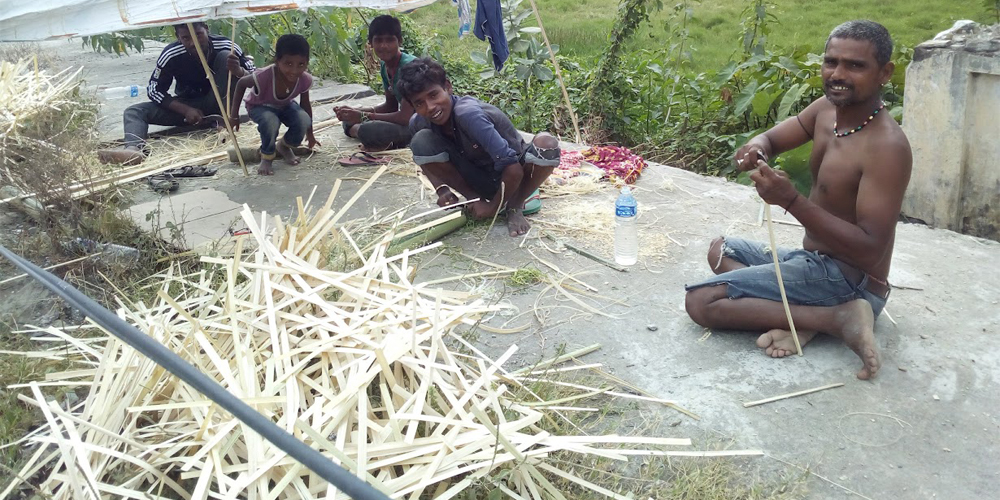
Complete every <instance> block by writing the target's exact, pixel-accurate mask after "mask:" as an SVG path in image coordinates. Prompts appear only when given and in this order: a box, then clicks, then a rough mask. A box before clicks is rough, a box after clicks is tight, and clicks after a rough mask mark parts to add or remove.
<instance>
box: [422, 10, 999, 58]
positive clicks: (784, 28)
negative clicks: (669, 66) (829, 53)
mask: <svg viewBox="0 0 1000 500" xmlns="http://www.w3.org/2000/svg"><path fill="white" fill-rule="evenodd" d="M676 1H677V0H675V1H668V2H664V4H665V6H666V7H668V8H669V7H671V6H672V5H673V4H675V3H676ZM773 3H774V4H775V5H776V8H775V9H774V10H773V12H774V14H775V15H776V16H777V17H778V24H777V25H775V26H774V27H773V30H772V33H771V36H770V39H769V40H768V46H769V47H770V48H771V49H776V50H780V51H791V50H794V49H806V50H809V51H812V52H816V53H819V52H821V51H822V50H823V44H824V42H825V41H826V37H827V35H829V33H830V30H832V29H833V28H834V27H835V26H836V25H838V24H840V23H842V22H844V21H847V20H850V19H859V18H864V19H871V20H874V21H877V22H880V23H882V24H884V25H885V26H886V28H888V29H889V32H890V33H891V34H892V36H893V39H894V40H895V41H896V43H897V44H898V45H904V46H908V47H912V46H914V45H917V44H919V43H920V42H923V41H925V40H928V39H930V38H933V37H934V35H935V34H937V33H938V32H939V31H942V30H944V29H947V28H949V27H951V25H952V24H953V23H954V22H955V21H956V20H959V19H973V20H976V21H980V22H989V20H990V19H989V16H988V15H987V13H986V9H985V7H983V6H982V2H980V1H978V0H976V1H973V0H967V1H963V2H954V1H952V2H941V1H937V0H881V1H877V2H875V1H871V0H837V1H833V0H821V1H818V2H817V1H815V0H774V2H773ZM473 4H474V2H473ZM537 4H538V9H539V11H540V13H541V16H542V23H543V24H544V25H545V30H546V32H547V34H548V36H549V39H550V40H551V42H552V43H554V44H558V45H559V46H560V52H561V53H562V54H564V55H571V56H578V57H581V58H583V60H584V61H587V60H593V59H591V58H596V57H597V56H599V55H600V54H601V52H602V51H603V50H604V48H605V46H606V45H607V42H608V40H607V36H608V33H609V32H610V31H611V26H612V24H613V22H614V18H615V14H616V11H617V2H615V1H614V0H538V1H537ZM522 5H525V6H527V2H525V3H524V4H522ZM745 5H747V2H746V0H704V1H702V2H700V3H694V7H693V20H692V24H691V25H690V27H689V28H690V30H691V38H690V40H691V43H692V44H693V46H694V48H695V53H694V65H695V68H696V69H697V70H699V71H711V70H713V69H716V68H719V67H721V66H723V65H725V63H726V62H727V61H728V60H729V58H730V57H731V56H732V55H733V53H734V52H735V51H736V50H737V49H738V47H739V44H740V21H741V12H742V11H743V8H744V6H745ZM410 15H411V16H412V18H413V20H414V21H416V23H417V25H418V26H420V27H421V28H423V29H424V30H425V32H427V33H435V32H436V33H438V34H439V35H440V36H441V38H442V40H443V42H444V47H443V50H442V52H443V54H445V55H446V56H452V57H462V58H466V59H467V58H468V53H469V51H471V50H483V48H484V43H485V42H480V41H479V40H478V39H477V38H475V37H474V36H472V35H471V34H470V35H469V36H467V37H466V38H465V39H463V40H458V38H457V36H456V32H457V27H458V18H457V15H456V13H455V10H454V8H453V7H452V6H451V4H450V3H449V2H437V3H435V4H433V5H430V6H428V7H424V8H421V9H418V10H416V11H414V12H413V13H412V14H410ZM532 19H533V18H530V17H529V20H530V21H526V22H525V24H526V25H529V24H534V21H533V20H532ZM665 19H667V13H666V12H659V13H655V14H654V16H653V20H652V22H651V23H650V25H648V26H646V27H644V28H643V29H642V30H641V31H640V33H638V35H637V36H636V37H635V39H634V40H633V41H632V47H633V48H634V49H640V48H642V49H658V48H665V47H667V46H668V44H669V40H666V39H665V37H664V36H663V34H664V30H663V21H664V20H665Z"/></svg>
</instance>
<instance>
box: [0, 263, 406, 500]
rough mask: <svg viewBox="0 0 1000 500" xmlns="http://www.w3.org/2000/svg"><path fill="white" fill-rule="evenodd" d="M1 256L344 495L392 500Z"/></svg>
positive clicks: (35, 271)
mask: <svg viewBox="0 0 1000 500" xmlns="http://www.w3.org/2000/svg"><path fill="white" fill-rule="evenodd" d="M0 254H2V255H3V256H4V257H6V258H7V260H10V261H11V262H13V263H14V265H16V266H17V267H19V268H21V269H22V270H23V271H24V272H25V273H27V274H28V275H29V276H31V277H32V278H34V279H36V280H38V281H39V282H40V283H41V284H42V285H43V286H45V288H48V289H49V290H51V291H52V292H54V293H55V294H56V295H58V296H60V297H62V298H63V299H64V300H65V301H66V302H68V303H69V304H70V305H71V306H73V307H75V308H76V309H78V310H80V312H82V313H84V314H86V315H87V317H89V318H90V319H91V320H93V321H94V322H95V323H97V324H98V325H100V326H101V327H103V328H104V329H105V330H107V331H108V332H110V333H112V334H113V335H114V336H115V337H118V338H119V339H121V340H122V341H123V342H125V343H126V344H128V345H130V346H132V347H133V348H135V350H137V351H139V352H141V353H142V354H144V355H145V356H147V357H148V358H150V359H152V360H153V361H154V362H155V363H156V364H158V365H160V366H161V367H163V368H165V369H166V370H167V371H169V372H170V373H172V374H174V375H175V376H176V377H177V378H179V379H181V380H183V381H185V382H187V383H188V384H190V385H191V387H194V388H195V389H197V390H198V391H199V392H201V393H202V394H204V395H205V396H208V398H209V399H211V400H212V401H214V402H215V403H216V404H218V405H219V406H221V407H222V408H224V409H226V411H228V412H229V413H232V414H233V416H234V417H236V418H238V419H240V421H242V422H243V423H245V424H247V425H248V426H249V427H250V428H251V429H253V430H255V431H257V433H258V434H260V435H261V436H262V437H263V438H264V439H267V440H268V441H270V442H271V443H272V444H274V445H275V446H277V447H278V448H279V449H281V450H282V451H284V452H285V453H288V455H289V456H291V457H292V458H294V459H296V460H298V461H299V462H300V463H301V464H302V465H305V466H306V467H308V468H309V470H311V471H313V472H315V473H316V474H317V475H319V476H320V477H322V478H323V479H325V480H327V481H328V482H329V483H330V484H332V485H334V486H336V487H337V488H338V489H340V491H342V492H344V493H346V494H348V495H349V496H350V497H351V498H354V499H357V500H389V497H388V496H386V495H385V494H384V493H382V492H380V491H378V490H376V489H375V488H373V487H372V486H371V485H369V484H367V483H365V482H364V481H362V480H361V479H359V478H358V477H357V476H355V475H354V474H352V473H351V472H349V471H347V470H346V469H344V468H342V467H340V466H338V465H337V464H335V463H333V462H332V461H330V459H328V458H326V457H324V456H323V455H322V454H321V453H320V452H318V451H316V450H314V449H312V448H310V447H309V446H307V445H306V444H305V443H303V442H302V441H299V440H298V439H296V438H295V436H293V435H291V434H289V433H287V432H285V431H284V430H283V429H281V428H280V427H278V426H277V425H275V424H274V422H272V421H271V420H269V419H268V418H266V417H264V416H263V415H261V414H260V413H258V412H257V411H256V410H254V409H253V408H251V407H250V406H248V405H247V404H246V403H244V402H243V401H241V400H240V399H239V398H237V397H236V396H233V395H232V394H230V393H229V392H228V391H226V389H225V388H223V387H222V386H221V385H219V384H218V382H216V381H214V380H212V379H211V378H209V377H208V376H207V375H205V374H204V373H202V372H200V371H198V370H197V369H196V368H195V367H194V366H192V365H190V364H188V363H187V362H185V361H184V360H183V359H181V357H180V356H178V355H177V354H175V353H174V352H173V351H171V350H169V349H167V348H166V347H164V346H163V345H162V344H160V343H159V342H157V341H156V340H153V338H152V337H150V336H148V335H146V334H144V333H142V332H140V331H139V330H138V329H136V328H135V327H134V326H132V325H130V324H128V323H126V322H125V321H124V320H122V319H121V318H119V317H118V316H116V315H115V314H114V313H112V312H111V311H109V310H107V309H106V308H104V306H102V305H100V304H98V303H97V302H95V301H94V300H93V299H91V298H90V297H87V296H86V295H84V294H83V293H81V292H80V291H79V290H77V289H76V288H74V287H73V286H72V285H70V284H69V283H66V282H65V281H63V280H61V279H59V278H57V277H56V276H55V275H53V274H51V273H49V272H48V271H45V270H44V269H42V268H40V267H38V266H36V265H34V264H32V263H31V262H28V261H27V260H25V259H24V258H22V257H21V256H19V255H17V254H15V253H14V252H11V251H10V250H8V249H7V247H5V246H3V245H0Z"/></svg>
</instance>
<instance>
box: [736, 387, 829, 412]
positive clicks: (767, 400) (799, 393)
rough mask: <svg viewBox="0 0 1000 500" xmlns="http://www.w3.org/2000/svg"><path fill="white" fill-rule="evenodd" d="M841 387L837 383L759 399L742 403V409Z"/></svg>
mask: <svg viewBox="0 0 1000 500" xmlns="http://www.w3.org/2000/svg"><path fill="white" fill-rule="evenodd" d="M843 385H844V383H843V382H837V383H836V384H829V385H824V386H821V387H815V388H812V389H806V390H804V391H797V392H792V393H789V394H782V395H780V396H773V397H770V398H765V399H761V400H757V401H749V402H746V403H743V407H744V408H750V407H751V406H757V405H762V404H765V403H771V402H774V401H780V400H782V399H788V398H794V397H798V396H804V395H806V394H812V393H814V392H819V391H825V390H827V389H833V388H836V387H842V386H843Z"/></svg>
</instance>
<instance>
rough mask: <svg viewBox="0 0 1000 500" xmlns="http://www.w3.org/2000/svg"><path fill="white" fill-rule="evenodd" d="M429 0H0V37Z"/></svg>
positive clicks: (405, 6) (44, 36)
mask: <svg viewBox="0 0 1000 500" xmlns="http://www.w3.org/2000/svg"><path fill="white" fill-rule="evenodd" d="M434 2H435V0H242V1H235V0H0V41H36V40H51V39H57V38H69V37H73V36H88V35H97V34H101V33H109V32H112V31H126V30H132V29H139V28H149V27H153V26H167V25H173V24H178V23H183V22H193V21H205V20H209V19H220V18H230V17H237V18H240V17H248V16H256V15H262V14H268V13H271V12H278V11H283V10H296V9H298V10H305V9H310V8H316V7H368V8H372V9H380V10H410V9H415V8H417V7H421V6H424V5H428V4H431V3H434Z"/></svg>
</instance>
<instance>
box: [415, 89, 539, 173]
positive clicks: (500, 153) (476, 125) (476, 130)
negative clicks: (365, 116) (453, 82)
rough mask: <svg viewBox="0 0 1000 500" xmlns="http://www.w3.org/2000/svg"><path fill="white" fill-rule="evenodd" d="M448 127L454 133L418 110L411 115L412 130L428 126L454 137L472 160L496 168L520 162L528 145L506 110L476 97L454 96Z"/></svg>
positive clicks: (453, 140)
mask: <svg viewBox="0 0 1000 500" xmlns="http://www.w3.org/2000/svg"><path fill="white" fill-rule="evenodd" d="M445 127H451V132H453V133H452V135H449V134H446V133H445V131H444V128H443V127H440V126H438V125H435V124H433V123H431V122H430V121H429V120H427V119H426V118H424V117H422V116H420V115H418V114H416V113H414V114H413V117H412V118H410V133H411V134H416V133H417V132H418V131H419V130H422V129H425V128H429V129H431V131H432V132H434V133H435V134H438V135H440V136H442V137H444V138H445V139H447V140H449V141H451V142H452V144H454V145H455V147H456V149H458V151H459V153H461V155H462V157H463V158H465V159H466V160H468V161H469V162H470V163H472V164H474V165H477V166H481V167H484V168H489V167H493V169H495V170H496V171H497V172H501V171H503V169H504V168H506V167H507V166H508V165H510V164H513V163H518V161H519V160H520V157H521V155H522V154H523V153H524V151H525V150H526V149H527V147H528V145H527V143H525V142H524V139H523V138H522V137H521V134H520V133H518V131H517V129H516V128H514V124H513V123H511V121H510V118H507V115H505V114H504V113H503V111H500V110H499V109H497V107H496V106H493V105H491V104H487V103H485V102H482V101H480V100H479V99H476V98H475V97H469V96H464V97H457V96H451V120H450V122H449V123H448V124H446V125H445Z"/></svg>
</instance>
